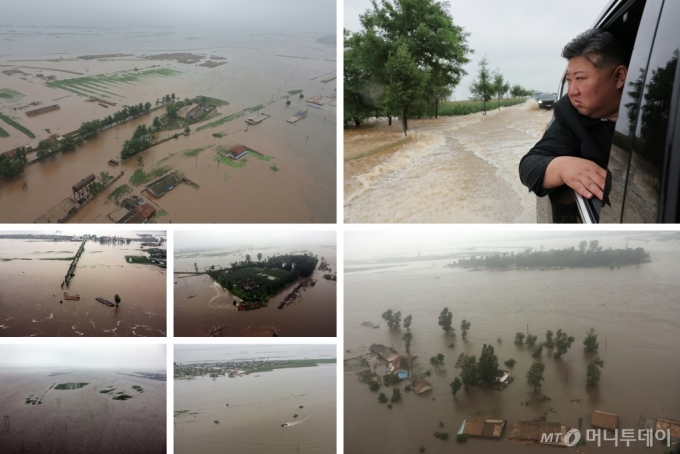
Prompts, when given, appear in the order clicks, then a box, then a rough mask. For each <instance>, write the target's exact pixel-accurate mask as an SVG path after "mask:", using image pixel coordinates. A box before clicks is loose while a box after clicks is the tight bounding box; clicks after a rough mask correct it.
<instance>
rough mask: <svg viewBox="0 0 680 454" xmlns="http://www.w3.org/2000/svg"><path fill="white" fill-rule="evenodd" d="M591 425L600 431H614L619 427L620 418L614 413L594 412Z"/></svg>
mask: <svg viewBox="0 0 680 454" xmlns="http://www.w3.org/2000/svg"><path fill="white" fill-rule="evenodd" d="M590 425H591V426H593V427H598V428H600V429H609V430H614V429H616V428H617V427H618V425H619V417H618V416H617V415H615V414H614V413H605V412H603V411H597V410H595V411H593V418H592V419H591V420H590Z"/></svg>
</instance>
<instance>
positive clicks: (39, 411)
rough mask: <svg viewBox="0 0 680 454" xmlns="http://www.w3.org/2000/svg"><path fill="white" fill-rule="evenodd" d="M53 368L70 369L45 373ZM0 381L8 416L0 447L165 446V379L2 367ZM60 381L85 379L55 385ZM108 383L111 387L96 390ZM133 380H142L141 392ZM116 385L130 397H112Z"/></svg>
mask: <svg viewBox="0 0 680 454" xmlns="http://www.w3.org/2000/svg"><path fill="white" fill-rule="evenodd" d="M53 372H68V373H67V374H64V375H58V376H49V374H50V373H53ZM121 372H124V373H132V372H125V371H121ZM0 383H1V385H0V407H1V408H2V413H3V414H8V415H9V417H10V421H9V425H6V424H5V425H3V426H0V446H1V448H0V451H2V452H7V453H10V452H26V453H37V454H42V453H57V452H59V453H66V452H92V453H94V452H96V453H102V454H114V453H121V452H129V453H140V454H141V453H151V454H161V453H165V452H166V386H165V382H164V381H158V380H150V379H145V378H137V377H131V376H129V375H121V374H120V373H119V371H114V370H68V371H55V370H47V369H40V368H31V369H0ZM60 383H88V384H87V385H86V386H84V387H82V388H80V389H71V390H57V389H56V386H57V385H58V384H60ZM53 384H55V386H54V387H52V385H53ZM109 386H110V387H113V388H115V390H114V391H112V392H111V393H101V392H100V391H102V390H105V389H108V388H107V387H109ZM133 386H141V390H142V391H143V392H137V391H135V389H133V388H132V387H133ZM119 391H124V392H125V394H127V395H129V396H131V397H132V398H131V399H128V400H113V399H112V397H111V395H112V393H117V392H119ZM41 396H42V399H41V400H40V403H39V404H35V405H33V404H32V403H26V399H28V398H29V397H30V398H31V399H36V400H37V399H39V398H40V397H41ZM57 399H59V400H57ZM32 401H33V400H32Z"/></svg>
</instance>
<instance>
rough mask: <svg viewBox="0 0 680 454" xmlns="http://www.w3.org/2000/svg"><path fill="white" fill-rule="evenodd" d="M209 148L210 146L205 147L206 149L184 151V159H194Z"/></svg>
mask: <svg viewBox="0 0 680 454" xmlns="http://www.w3.org/2000/svg"><path fill="white" fill-rule="evenodd" d="M211 146H212V145H209V146H207V147H202V148H193V149H191V150H185V151H184V156H186V157H188V158H193V157H195V156H198V155H199V154H201V153H202V152H204V151H205V150H207V149H208V148H210V147H211Z"/></svg>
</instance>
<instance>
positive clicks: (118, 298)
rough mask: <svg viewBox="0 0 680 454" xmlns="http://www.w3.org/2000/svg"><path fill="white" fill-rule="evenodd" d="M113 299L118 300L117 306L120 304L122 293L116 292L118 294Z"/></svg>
mask: <svg viewBox="0 0 680 454" xmlns="http://www.w3.org/2000/svg"><path fill="white" fill-rule="evenodd" d="M113 300H114V301H115V302H116V307H118V305H119V304H120V295H118V293H116V296H114V297H113Z"/></svg>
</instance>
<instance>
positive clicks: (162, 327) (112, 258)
mask: <svg viewBox="0 0 680 454" xmlns="http://www.w3.org/2000/svg"><path fill="white" fill-rule="evenodd" d="M123 235H124V233H123ZM132 235H134V234H132ZM131 237H132V236H131ZM80 244H81V242H80V241H74V242H66V241H60V242H53V241H32V240H16V239H12V240H10V239H0V282H2V286H0V336H165V334H166V307H167V306H166V271H165V269H162V268H160V267H158V266H155V265H137V264H132V263H128V262H127V261H126V259H125V256H126V255H132V256H144V257H148V254H147V253H146V252H143V251H142V250H141V249H140V246H139V244H140V243H139V242H137V241H133V242H132V243H130V244H129V245H112V244H100V243H96V242H94V241H88V242H87V243H86V244H85V250H84V252H83V254H82V255H81V257H80V260H79V261H78V264H77V266H76V271H75V277H73V278H72V280H71V283H70V285H69V286H68V287H67V286H64V287H63V288H61V283H62V281H63V280H64V275H65V274H66V272H67V271H68V268H69V266H70V264H71V262H70V261H68V260H41V259H49V258H63V257H73V256H74V255H75V253H76V251H77V250H78V248H79V247H80ZM10 259H11V260H10ZM64 292H68V294H69V295H79V296H80V300H79V301H71V300H65V299H64ZM116 294H119V295H120V297H121V303H120V305H119V306H118V307H117V308H116V307H113V308H112V307H107V306H105V305H103V304H101V303H99V302H97V301H96V300H95V298H103V299H105V300H108V301H111V302H113V301H114V295H116ZM60 300H61V301H63V303H59V301H60Z"/></svg>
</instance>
